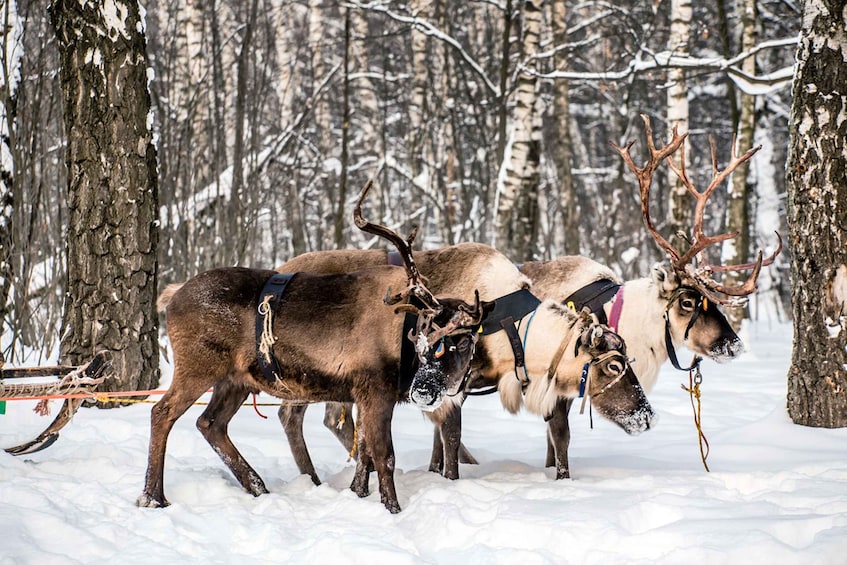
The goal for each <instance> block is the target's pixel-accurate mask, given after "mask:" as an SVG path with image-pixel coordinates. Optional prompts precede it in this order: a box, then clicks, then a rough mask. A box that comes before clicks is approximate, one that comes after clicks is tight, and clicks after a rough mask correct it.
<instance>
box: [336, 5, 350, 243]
mask: <svg viewBox="0 0 847 565" xmlns="http://www.w3.org/2000/svg"><path fill="white" fill-rule="evenodd" d="M342 80H343V81H344V86H343V91H344V94H343V96H342V97H343V100H342V108H341V176H340V178H339V179H338V200H337V201H336V205H337V207H336V209H335V238H334V239H335V248H336V249H343V248H344V217H345V216H346V211H345V210H344V201H345V200H346V199H347V169H348V165H349V163H348V160H349V157H348V150H349V147H348V146H349V144H350V8H344V76H343V77H342Z"/></svg>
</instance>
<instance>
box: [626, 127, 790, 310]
mask: <svg viewBox="0 0 847 565" xmlns="http://www.w3.org/2000/svg"><path fill="white" fill-rule="evenodd" d="M641 118H642V119H643V120H644V130H645V134H646V136H647V148H648V150H649V153H650V156H649V158H648V160H647V163H646V164H645V165H644V166H643V167H640V168H639V167H638V166H636V165H635V163H634V162H633V160H632V156H631V155H630V148H631V147H632V145H633V143H634V142H629V143H628V144H626V146H624V147H620V146H618V145H616V144H614V143H612V144H611V145H612V147H613V148H614V149H615V151H617V152H618V154H620V156H621V158H623V160H624V163H626V165H627V166H628V167H629V169H630V170H631V171H632V172H633V173H635V176H636V178H637V179H638V187H639V192H640V195H641V215H642V217H643V219H644V224H645V225H646V226H647V231H649V232H650V235H651V236H652V237H653V239H654V240H655V241H656V243H657V244H658V245H659V247H661V248H662V249H664V250H665V251H666V252H667V254H668V256H669V259H670V262H671V266H672V267H673V269H674V271H675V272H676V273H677V275H678V276H679V277H680V279H681V280H682V281H684V284H689V285H691V286H693V287H695V288H696V289H697V290H699V291H700V292H701V293H703V295H704V296H706V297H708V298H709V299H710V300H713V301H715V302H717V303H720V304H733V305H740V304H743V303H744V301H745V300H746V298H744V297H746V296H748V295H750V294H752V293H754V292H756V289H757V287H756V279H757V278H758V276H759V272H760V271H761V269H762V267H764V266H768V265H770V264H772V263H773V261H774V259H775V258H776V256H777V255H779V253H780V252H781V251H782V238H781V237H780V236H779V233H777V234H776V237H777V240H778V245H777V249H776V251H774V253H773V254H772V255H771V256H769V257H768V258H767V259H764V258H763V254H762V252H761V250H760V251H759V253H758V258H757V260H756V262H755V263H746V264H743V265H725V266H717V265H710V264H708V263H706V262H705V259H704V255H703V252H704V251H705V250H706V248H707V247H709V246H710V245H714V244H716V243H721V242H723V241H726V240H729V239H733V238H735V237H738V232H728V233H722V234H718V235H713V236H709V235H706V234H705V233H704V232H703V215H704V213H705V210H706V203H707V202H708V200H709V198H710V197H711V196H712V194H713V193H714V192H715V190H716V189H717V188H718V186H720V185H721V184H722V183H723V182H724V181H725V180H726V179H727V177H729V175H730V174H731V173H732V172H733V171H734V170H735V169H736V168H738V167H739V166H740V165H741V164H743V163H745V162H747V161H748V160H749V159H750V158H751V157H752V156H753V155H755V154H756V152H757V151H759V149H761V148H762V146H761V145H759V146H757V147H753V148H752V149H750V150H749V151H747V152H746V153H744V154H743V155H741V156H739V155H738V154H737V153H736V148H735V139H733V141H732V153H731V158H730V162H729V164H728V165H727V166H726V168H725V169H723V170H719V169H718V158H717V150H716V149H715V144H714V141H713V140H711V139H710V140H709V145H710V147H711V153H712V180H711V182H710V183H709V185H708V186H707V187H706V188H705V190H703V191H699V190H697V188H696V187H695V186H694V183H692V182H691V179H690V178H689V177H688V173H687V172H686V170H685V144H684V141H685V138H686V137H687V136H688V134H687V133H686V134H682V135H680V134H678V133H677V129H676V127H674V130H673V134H672V139H671V141H670V142H669V143H668V144H667V145H666V146H664V147H663V148H661V149H656V147H655V145H654V142H653V130H652V128H651V127H650V118H648V117H647V116H646V115H643V114H642V116H641ZM677 150H679V151H680V164H679V165H677V164H676V163H674V161H673V154H674V153H675V152H676V151H677ZM663 160H664V161H665V162H666V163H667V165H668V167H669V168H670V169H671V170H672V171H673V172H674V173H675V174H676V176H677V177H678V178H679V179H680V181H682V184H683V185H684V186H685V187H686V189H687V190H688V192H689V193H690V194H691V195H692V196H694V198H695V200H696V206H695V208H694V226H693V229H692V233H691V239H690V240H689V243H690V247H689V248H688V249H687V250H686V251H685V253H681V252H680V251H679V250H678V249H676V248H675V247H674V246H673V245H671V244H670V242H668V240H666V239H665V238H664V237H663V236H662V235H661V234H660V233H659V232H658V230H656V228H655V226H654V225H653V221H652V220H651V218H650V185H651V184H652V182H653V174H654V173H655V172H656V169H658V168H659V165H660V164H661V162H662V161H663ZM695 259H696V264H695ZM747 269H753V271H752V272H751V273H750V276H749V277H748V278H747V280H745V281H744V282H743V283H742V284H740V285H738V286H725V285H722V284H721V283H718V282H717V281H715V280H714V279H712V273H714V272H728V271H742V270H747ZM716 293H719V294H724V295H727V296H731V297H733V298H730V299H725V298H721V297H720V296H718V295H717V294H716Z"/></svg>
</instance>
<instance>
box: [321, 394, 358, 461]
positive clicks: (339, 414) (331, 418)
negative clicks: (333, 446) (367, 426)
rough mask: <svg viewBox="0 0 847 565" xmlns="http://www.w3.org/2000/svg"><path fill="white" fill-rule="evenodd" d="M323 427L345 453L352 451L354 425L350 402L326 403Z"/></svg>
mask: <svg viewBox="0 0 847 565" xmlns="http://www.w3.org/2000/svg"><path fill="white" fill-rule="evenodd" d="M324 426H326V427H327V428H328V429H329V430H330V431H331V432H332V433H333V434H334V435H335V437H336V438H337V439H338V441H340V442H341V445H343V446H344V449H346V450H347V453H350V452H351V451H353V442H354V435H355V433H354V432H355V427H356V425H355V421H354V420H353V403H352V402H327V403H326V411H325V412H324Z"/></svg>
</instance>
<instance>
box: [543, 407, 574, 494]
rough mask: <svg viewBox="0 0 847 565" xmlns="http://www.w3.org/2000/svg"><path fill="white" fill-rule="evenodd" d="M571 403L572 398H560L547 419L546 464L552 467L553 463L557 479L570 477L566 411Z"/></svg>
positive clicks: (568, 432) (569, 431)
mask: <svg viewBox="0 0 847 565" xmlns="http://www.w3.org/2000/svg"><path fill="white" fill-rule="evenodd" d="M572 404H573V399H572V398H568V399H564V398H560V399H559V401H558V402H557V403H556V406H555V408H553V412H552V417H551V418H550V420H548V421H547V466H548V467H552V466H553V465H554V464H555V466H556V479H557V480H558V479H569V478H570V477H571V472H570V467H569V466H568V445H569V444H570V441H571V429H570V425H569V424H568V412H569V411H570V409H571V405H572ZM551 454H552V456H553V457H552V461H551Z"/></svg>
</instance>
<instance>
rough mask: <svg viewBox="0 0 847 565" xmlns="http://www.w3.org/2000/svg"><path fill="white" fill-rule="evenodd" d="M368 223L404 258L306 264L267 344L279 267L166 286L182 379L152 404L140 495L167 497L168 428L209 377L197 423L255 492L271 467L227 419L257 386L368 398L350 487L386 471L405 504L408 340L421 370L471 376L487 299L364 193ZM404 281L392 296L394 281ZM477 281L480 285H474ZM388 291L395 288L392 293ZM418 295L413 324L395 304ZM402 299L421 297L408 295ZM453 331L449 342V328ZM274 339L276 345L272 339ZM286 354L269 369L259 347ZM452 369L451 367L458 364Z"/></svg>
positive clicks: (293, 393)
mask: <svg viewBox="0 0 847 565" xmlns="http://www.w3.org/2000/svg"><path fill="white" fill-rule="evenodd" d="M369 186H370V183H368V184H367V185H365V187H364V189H363V190H362V193H361V195H360V197H359V203H358V205H357V216H356V223H357V225H358V226H359V227H360V228H361V229H363V230H365V231H368V232H370V233H374V234H376V235H380V236H382V237H386V238H388V239H389V240H390V241H391V242H392V243H394V244H395V245H396V246H397V247H398V249H399V251H400V253H401V255H402V258H403V263H404V266H405V270H404V269H398V268H396V267H392V266H387V265H386V266H384V267H382V268H378V269H369V270H367V271H363V272H356V273H349V274H339V275H316V274H311V273H299V274H297V275H295V276H294V277H293V278H292V279H291V280H290V282H288V284H287V288H286V289H285V292H284V294H282V295H281V296H276V297H275V301H276V302H277V307H276V308H274V309H273V315H272V316H269V317H268V318H265V320H266V321H267V320H270V321H269V322H268V324H269V325H268V326H265V327H263V330H262V336H263V337H265V336H267V335H268V334H266V333H265V330H268V331H270V332H271V333H270V340H267V341H266V340H265V339H262V340H260V341H261V343H259V344H257V333H258V331H257V323H256V319H257V309H260V307H261V306H262V305H263V304H264V305H268V304H269V303H268V302H266V301H263V300H262V298H261V297H262V296H263V295H264V291H263V289H264V287H265V284H266V282H267V281H268V280H269V279H271V278H272V276H273V275H275V274H276V273H275V272H274V271H272V270H263V269H247V268H236V267H233V268H221V269H213V270H210V271H206V272H204V273H202V274H200V275H198V276H196V277H194V278H192V279H190V280H188V281H187V282H185V283H183V284H181V285H171V286H169V287H168V288H167V289H166V290H165V291H164V292H163V293H162V295H161V296H160V307H161V308H165V309H166V312H167V323H168V336H169V337H170V342H171V346H172V349H173V355H174V374H173V381H172V383H171V386H170V388H169V389H168V391H167V393H165V395H164V396H163V397H162V399H161V400H160V401H159V402H158V403H157V404H156V405H155V406H154V407H153V409H152V412H151V426H150V427H151V429H150V449H149V459H148V467H147V473H146V479H145V485H144V491H143V492H142V494H141V496H139V498H138V500H137V504H138V505H139V506H145V507H161V506H167V505H168V501H167V499H166V498H165V493H164V464H165V449H166V444H167V438H168V434H169V432H170V430H171V429H172V427H173V424H174V422H175V421H176V420H177V418H179V417H180V416H181V415H182V414H183V413H185V411H186V410H187V409H188V407H189V406H191V405H192V404H193V403H194V402H195V401H196V400H197V399H198V398H199V397H200V395H202V394H203V393H204V392H206V391H207V390H208V389H209V387H214V391H213V393H212V398H211V400H210V402H209V405H208V407H207V408H206V409H205V411H204V412H203V413H202V415H201V416H200V417H199V419H198V420H197V427H198V429H199V430H200V432H201V433H202V434H203V437H204V438H205V439H206V440H207V441H208V442H209V444H210V445H211V446H212V448H213V449H214V451H215V452H216V453H217V454H218V455H219V456H220V457H221V459H222V460H223V461H224V463H225V464H226V465H227V466H228V467H229V468H230V470H231V471H232V472H233V474H234V475H235V477H236V478H237V480H238V482H239V483H240V484H241V485H242V486H243V487H244V489H245V490H247V491H248V492H249V493H251V494H253V495H254V496H258V495H260V494H263V493H266V492H268V491H267V488H266V487H265V484H264V482H263V481H262V479H261V477H259V475H258V474H257V473H256V471H255V470H254V469H253V468H252V467H251V466H250V465H249V464H248V463H247V461H246V460H245V459H244V457H243V456H242V455H241V454H240V453H239V452H238V450H237V449H236V447H235V446H234V445H233V443H232V441H231V440H230V438H229V435H228V423H229V421H230V420H231V419H232V417H233V415H234V414H235V412H236V411H237V410H238V408H239V406H240V405H241V404H242V402H243V401H244V400H245V399H246V398H247V396H248V395H249V394H251V393H258V392H265V393H268V394H271V395H274V396H277V397H279V398H283V399H288V400H295V401H308V402H315V401H336V402H355V403H356V405H357V406H358V415H359V418H358V431H359V441H358V446H359V452H360V457H359V463H358V466H359V468H358V469H357V471H356V473H355V475H354V479H353V482H352V484H351V489H352V490H353V491H354V492H356V493H357V494H358V495H359V496H366V495H367V494H368V471H369V470H370V468H371V467H373V468H375V469H376V471H377V474H378V479H379V480H378V482H379V492H380V498H381V500H382V503H383V504H384V505H385V507H386V508H387V509H388V510H389V511H391V512H399V510H400V505H399V503H398V501H397V494H396V491H395V486H394V448H393V445H392V441H391V419H392V413H393V409H394V405H395V404H396V403H397V402H400V401H403V400H404V398H405V394H404V391H402V390H400V389H399V386H398V378H397V375H398V369H399V366H400V351H401V342H402V340H405V339H414V341H415V350H416V351H417V355H415V356H414V357H415V363H416V365H417V371H418V372H420V371H422V370H423V369H424V368H426V370H427V371H428V372H431V371H432V370H433V367H435V369H434V370H435V371H437V372H441V373H443V377H444V378H445V380H446V379H447V377H451V378H452V379H453V380H455V379H458V380H460V379H461V378H462V376H463V375H464V374H465V373H466V372H467V370H468V367H469V363H470V361H471V358H472V356H473V351H474V348H473V343H474V342H475V341H476V339H477V330H478V328H479V325H480V324H481V322H482V320H483V317H484V312H485V311H486V308H488V305H485V304H481V303H480V301H479V297H478V295H477V297H476V301H475V303H474V304H467V303H465V302H464V301H462V300H461V299H458V298H440V299H436V298H435V297H434V296H433V295H432V293H431V292H430V291H429V290H428V289H427V288H426V286H425V284H424V282H423V280H422V279H421V277H420V275H419V274H418V272H417V268H416V266H415V263H414V258H413V256H412V251H411V241H412V239H413V237H414V232H413V234H412V235H411V236H410V237H409V238H408V240H405V241H404V240H403V239H402V238H401V237H400V236H398V235H397V234H395V233H394V232H392V231H390V230H388V229H387V228H384V227H382V226H375V225H373V224H370V223H368V222H366V221H364V219H363V218H361V214H360V205H361V201H362V199H363V198H364V196H365V194H366V193H367V190H368V188H369ZM404 287H405V291H403V292H402V293H400V294H398V295H395V296H394V297H392V298H389V295H388V294H387V293H386V292H387V290H388V289H391V288H393V289H398V288H404ZM473 294H474V293H473V290H471V292H469V295H473ZM383 296H385V297H386V299H385V300H384V299H383ZM410 296H414V297H415V298H417V299H418V300H420V301H422V302H423V304H424V306H423V307H421V308H419V309H418V310H417V311H418V314H419V317H418V320H419V321H418V324H417V334H416V335H401V334H403V316H399V315H397V314H396V312H395V308H390V307H387V306H386V305H385V303H388V304H398V303H400V302H401V301H404V300H406V299H407V298H409V297H410ZM397 308H398V309H400V310H409V309H410V308H412V306H410V305H409V304H401V305H400V306H398V307H397ZM448 337H449V338H452V342H451V343H452V346H451V347H442V342H441V339H442V338H448ZM268 345H269V346H270V350H267V349H262V348H261V347H262V346H268ZM262 356H266V357H267V358H268V359H275V360H277V361H278V364H277V366H276V367H275V370H276V371H278V373H277V374H275V375H271V376H270V378H268V377H267V376H266V375H265V374H264V373H263V370H262V368H261V367H260V357H262ZM448 373H449V374H448Z"/></svg>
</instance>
